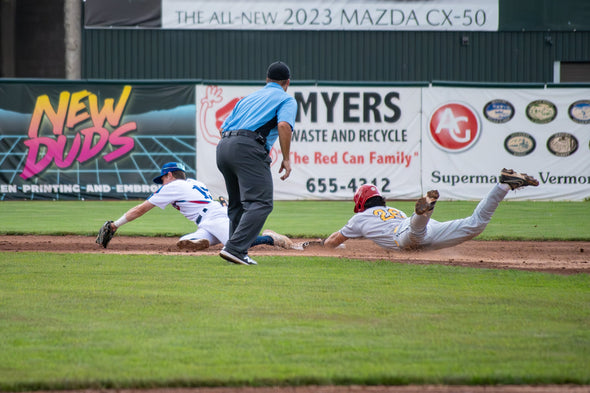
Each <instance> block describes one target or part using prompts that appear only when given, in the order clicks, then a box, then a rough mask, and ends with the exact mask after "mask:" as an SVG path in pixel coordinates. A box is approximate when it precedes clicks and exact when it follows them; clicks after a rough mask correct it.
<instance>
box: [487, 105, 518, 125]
mask: <svg viewBox="0 0 590 393" xmlns="http://www.w3.org/2000/svg"><path fill="white" fill-rule="evenodd" d="M483 115H484V116H485V117H486V119H488V120H489V121H491V122H492V123H497V124H501V123H506V122H508V121H510V119H512V117H513V116H514V106H512V104H511V103H509V102H508V101H505V100H492V101H490V102H488V103H487V104H485V106H484V107H483Z"/></svg>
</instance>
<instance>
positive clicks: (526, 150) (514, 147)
mask: <svg viewBox="0 0 590 393" xmlns="http://www.w3.org/2000/svg"><path fill="white" fill-rule="evenodd" d="M536 146H537V143H536V142H535V138H533V137H532V136H531V135H530V134H527V133H526V132H515V133H512V134H510V135H508V136H507V137H506V139H505V140H504V148H505V149H506V151H507V152H508V153H510V154H512V155H513V156H517V157H522V156H526V155H529V154H531V153H532V152H533V150H535V147H536Z"/></svg>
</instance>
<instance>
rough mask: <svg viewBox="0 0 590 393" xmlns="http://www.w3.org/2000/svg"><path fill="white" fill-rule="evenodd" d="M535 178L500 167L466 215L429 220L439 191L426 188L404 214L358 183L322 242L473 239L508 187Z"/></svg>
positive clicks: (426, 244)
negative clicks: (347, 215) (344, 216)
mask: <svg viewBox="0 0 590 393" xmlns="http://www.w3.org/2000/svg"><path fill="white" fill-rule="evenodd" d="M538 185H539V182H538V181H537V180H536V179H535V178H533V177H531V176H529V175H527V174H526V173H518V172H515V171H513V170H512V169H502V171H501V173H500V178H499V183H498V184H496V185H495V186H494V187H493V188H492V190H491V191H490V192H489V193H488V195H487V196H486V197H485V198H484V199H483V200H481V201H480V203H479V204H478V205H477V207H476V208H475V210H474V212H473V214H472V215H471V216H469V217H467V218H462V219H457V220H451V221H445V222H439V221H436V220H431V219H430V216H431V215H432V212H433V210H434V206H435V204H436V201H437V200H438V198H439V193H438V191H436V190H431V191H428V193H427V194H426V196H425V197H423V198H420V199H418V201H417V202H416V205H415V209H414V214H412V216H411V217H407V216H406V214H405V213H404V212H402V211H400V210H397V209H395V208H393V207H389V206H387V205H386V204H385V199H384V198H383V197H382V196H381V194H379V191H378V190H377V187H375V186H374V185H371V184H364V185H362V186H361V187H360V188H359V189H358V190H357V191H356V193H355V195H354V212H355V213H356V214H355V215H354V216H352V218H351V219H350V220H349V221H348V223H347V224H346V225H345V226H344V227H343V228H342V229H340V230H339V231H338V232H334V233H332V234H331V235H330V236H329V237H328V238H327V239H326V240H325V241H324V246H325V247H329V248H334V247H337V246H338V245H340V244H342V243H344V242H345V241H346V240H347V239H350V238H360V237H364V238H367V239H370V240H372V241H374V242H375V243H376V244H378V245H379V246H381V247H383V248H386V249H390V250H397V251H400V250H436V249H440V248H446V247H452V246H456V245H457V244H460V243H463V242H465V241H467V240H470V239H473V238H474V237H476V236H477V235H479V234H480V233H482V232H483V231H484V229H485V227H486V226H487V224H488V223H489V222H490V220H491V218H492V214H494V211H495V210H496V208H497V207H498V205H499V203H500V202H501V201H502V200H503V199H504V197H505V196H506V194H508V191H510V190H515V189H517V188H521V187H526V186H535V187H536V186H538Z"/></svg>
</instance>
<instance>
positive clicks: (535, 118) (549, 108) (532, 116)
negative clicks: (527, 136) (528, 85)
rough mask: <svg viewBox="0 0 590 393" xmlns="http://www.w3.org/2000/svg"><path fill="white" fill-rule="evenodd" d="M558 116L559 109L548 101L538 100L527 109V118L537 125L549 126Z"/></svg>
mask: <svg viewBox="0 0 590 393" xmlns="http://www.w3.org/2000/svg"><path fill="white" fill-rule="evenodd" d="M556 116H557V107H556V106H555V104H554V103H552V102H551V101H547V100H536V101H533V102H531V103H530V104H528V105H527V107H526V117H528V118H529V120H530V121H532V122H533V123H537V124H547V123H549V122H551V121H553V119H555V117H556Z"/></svg>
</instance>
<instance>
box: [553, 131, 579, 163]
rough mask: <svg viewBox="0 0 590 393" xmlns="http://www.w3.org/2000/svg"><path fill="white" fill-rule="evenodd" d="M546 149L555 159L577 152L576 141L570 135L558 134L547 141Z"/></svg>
mask: <svg viewBox="0 0 590 393" xmlns="http://www.w3.org/2000/svg"><path fill="white" fill-rule="evenodd" d="M547 149H548V150H549V151H550V152H551V153H552V154H554V155H556V156H557V157H567V156H571V155H572V154H574V153H575V152H576V150H578V140H577V139H576V137H575V136H573V135H572V134H569V133H567V132H558V133H557V134H553V135H551V136H550V137H549V139H548V140H547Z"/></svg>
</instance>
